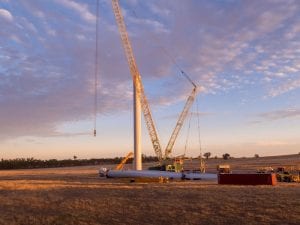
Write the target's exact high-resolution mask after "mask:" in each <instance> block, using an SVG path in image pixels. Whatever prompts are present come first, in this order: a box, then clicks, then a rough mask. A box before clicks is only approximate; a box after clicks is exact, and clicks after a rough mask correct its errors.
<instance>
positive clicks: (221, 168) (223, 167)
mask: <svg viewBox="0 0 300 225" xmlns="http://www.w3.org/2000/svg"><path fill="white" fill-rule="evenodd" d="M217 170H218V173H231V170H230V165H228V164H223V165H222V164H221V165H218V166H217Z"/></svg>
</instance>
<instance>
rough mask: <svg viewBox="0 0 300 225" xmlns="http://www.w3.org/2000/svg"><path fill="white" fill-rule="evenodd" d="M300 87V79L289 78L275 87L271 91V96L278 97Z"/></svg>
mask: <svg viewBox="0 0 300 225" xmlns="http://www.w3.org/2000/svg"><path fill="white" fill-rule="evenodd" d="M298 88H300V79H294V80H288V81H287V82H284V83H283V84H281V85H279V86H278V87H274V88H272V89H271V90H270V91H269V96H271V97H276V96H278V95H282V94H285V93H287V92H290V91H293V90H295V89H298Z"/></svg>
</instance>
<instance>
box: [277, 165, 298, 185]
mask: <svg viewBox="0 0 300 225" xmlns="http://www.w3.org/2000/svg"><path fill="white" fill-rule="evenodd" d="M276 178H277V181H279V182H300V169H299V168H298V169H296V168H295V167H294V166H289V167H278V168H277V171H276Z"/></svg>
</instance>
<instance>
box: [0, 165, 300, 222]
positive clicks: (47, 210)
mask: <svg viewBox="0 0 300 225" xmlns="http://www.w3.org/2000/svg"><path fill="white" fill-rule="evenodd" d="M237 165H238V164H237ZM97 169H98V167H77V168H61V169H38V170H15V171H2V172H0V201H1V205H0V224H5V225H7V224H36V225H40V224H43V225H44V224H64V225H67V224H132V225H134V224H299V221H300V203H299V196H300V184H279V185H277V186H274V187H273V186H226V185H224V186H222V185H217V184H216V183H214V182H204V183H203V182H199V181H198V182H192V181H188V182H173V183H167V184H159V183H149V184H146V183H128V182H126V181H122V180H114V179H100V178H98V177H97Z"/></svg>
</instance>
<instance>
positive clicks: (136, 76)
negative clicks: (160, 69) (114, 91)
mask: <svg viewBox="0 0 300 225" xmlns="http://www.w3.org/2000/svg"><path fill="white" fill-rule="evenodd" d="M112 6H113V11H114V14H115V18H116V22H117V25H118V29H119V32H120V36H121V40H122V44H123V48H124V51H125V55H126V58H127V62H128V65H129V69H130V73H131V76H132V79H133V83H134V87H135V89H136V91H137V94H138V96H139V99H140V103H141V107H142V111H143V114H144V118H145V122H146V126H147V129H148V132H149V136H150V139H151V142H152V146H153V149H154V151H155V154H156V156H157V158H158V161H159V164H160V165H166V163H165V162H164V161H165V160H166V159H167V158H168V156H169V155H170V153H171V152H172V148H173V146H174V143H175V140H176V138H177V136H178V133H179V131H180V129H181V128H182V125H183V122H184V120H185V118H186V116H187V114H188V111H189V109H190V108H191V106H192V104H193V102H194V100H195V96H196V93H197V87H196V85H195V84H194V83H193V82H192V80H191V79H190V78H189V77H188V76H187V75H186V74H185V73H184V72H183V71H181V73H182V74H183V75H184V76H185V77H186V78H187V79H188V80H189V81H190V82H191V83H192V85H193V90H192V92H191V94H190V95H189V97H188V99H187V102H186V104H185V106H184V108H183V111H182V113H181V114H180V116H179V119H178V121H177V124H176V126H175V129H174V131H173V133H172V135H171V138H170V140H169V142H168V145H167V147H166V149H165V154H164V155H163V154H162V148H161V145H160V142H159V138H158V134H157V131H156V127H155V125H154V121H153V118H152V114H151V111H150V107H149V103H148V100H147V98H146V95H145V92H144V87H143V83H142V80H141V76H140V73H139V70H138V67H137V65H136V61H135V57H134V55H133V50H132V47H131V44H130V41H129V37H128V33H127V31H126V26H125V22H124V18H123V15H122V13H121V8H120V5H119V1H118V0H112Z"/></svg>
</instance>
